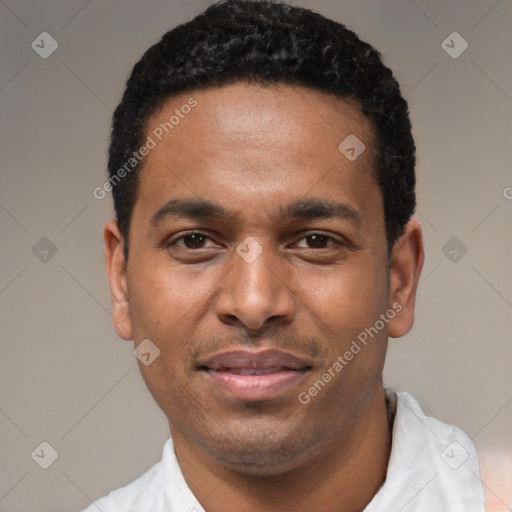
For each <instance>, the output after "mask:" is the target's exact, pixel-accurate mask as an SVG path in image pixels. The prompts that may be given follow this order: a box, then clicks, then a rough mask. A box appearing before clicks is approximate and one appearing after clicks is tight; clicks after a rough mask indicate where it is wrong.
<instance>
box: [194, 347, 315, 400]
mask: <svg viewBox="0 0 512 512" xmlns="http://www.w3.org/2000/svg"><path fill="white" fill-rule="evenodd" d="M198 370H200V371H202V372H203V373H204V374H205V376H206V377H207V378H208V379H209V380H210V381H211V382H212V383H213V384H214V385H215V387H216V388H217V389H219V390H220V391H221V392H223V393H224V394H227V395H228V396H230V397H232V398H235V399H238V400H245V401H251V400H252V401H254V400H270V399H272V398H276V397H278V396H279V395H281V394H283V393H285V392H286V391H288V390H290V389H292V388H294V387H295V386H297V384H298V383H299V382H300V381H301V380H302V379H303V378H304V375H305V374H306V373H307V372H309V371H310V370H311V365H310V364H308V362H307V361H305V360H303V359H301V358H298V357H296V356H294V355H292V354H289V353H287V352H281V351H278V350H262V351H258V352H251V351H246V350H235V351H231V352H223V353H220V354H217V355H214V356H212V357H210V358H208V359H206V360H205V361H204V362H201V363H200V365H199V367H198Z"/></svg>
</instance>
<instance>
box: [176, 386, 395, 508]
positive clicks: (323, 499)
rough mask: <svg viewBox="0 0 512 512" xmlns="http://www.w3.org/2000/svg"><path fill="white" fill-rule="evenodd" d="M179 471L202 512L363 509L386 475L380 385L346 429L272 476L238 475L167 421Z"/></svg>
mask: <svg viewBox="0 0 512 512" xmlns="http://www.w3.org/2000/svg"><path fill="white" fill-rule="evenodd" d="M171 433H172V437H173V441H174V446H175V451H176V455H177V457H178V461H179V464H180V467H181V470H182V472H183V476H184V478H185V480H186V482H187V484H188V486H189V487H190V489H191V490H192V492H193V493H194V495H195V496H196V497H197V499H198V500H199V502H200V503H201V505H202V506H203V508H204V509H205V511H206V512H235V511H236V512H239V511H240V510H243V511H244V512H274V511H275V510H277V509H279V510H283V511H288V510H290V511H291V510H325V511H334V510H335V511H337V512H338V511H339V512H361V511H363V510H364V508H365V507H366V506H367V505H368V503H370V501H371V500H372V498H373V496H374V495H375V494H376V493H377V491H378V490H379V488H380V486H381V485H382V484H383V483H384V480H385V478H386V471H387V466H388V461H389V455H390V452H391V427H390V424H389V421H388V415H387V409H386V402H385V398H384V390H383V389H382V388H380V389H379V390H378V392H377V393H376V394H375V396H374V397H373V399H372V401H371V403H370V405H369V407H368V408H367V410H366V412H365V413H364V414H363V415H362V416H361V418H359V420H358V421H357V422H356V423H355V424H354V426H353V427H352V428H351V431H350V432H349V433H347V432H343V433H340V435H339V436H337V437H336V438H333V440H332V442H331V443H330V445H329V446H328V447H327V449H324V450H322V452H321V453H319V454H318V455H317V456H315V457H314V458H313V459H312V460H310V461H309V462H308V464H305V465H303V466H302V467H300V468H297V469H296V470H294V471H291V472H288V473H286V474H283V475H279V476H276V477H272V478H265V479H262V478H257V477H254V476H247V475H243V474H238V473H236V472H234V471H232V470H230V469H227V468H225V467H223V466H221V465H220V464H219V463H218V462H217V461H216V460H213V459H212V458H211V457H210V456H209V455H206V454H205V453H204V452H203V451H202V450H201V449H200V448H198V447H197V446H195V445H192V444H190V442H189V441H188V440H187V439H186V438H185V437H183V436H182V435H181V434H180V432H179V431H177V430H175V429H173V428H172V426H171Z"/></svg>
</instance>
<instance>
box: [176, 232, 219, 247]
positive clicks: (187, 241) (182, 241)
mask: <svg viewBox="0 0 512 512" xmlns="http://www.w3.org/2000/svg"><path fill="white" fill-rule="evenodd" d="M207 240H211V239H210V238H209V237H208V236H206V235H204V234H203V233H199V232H197V231H194V232H190V233H187V234H185V235H181V236H180V237H178V238H176V239H175V240H173V241H171V242H169V244H168V247H171V246H174V245H175V246H177V247H179V248H180V249H203V248H204V247H205V244H206V242H207Z"/></svg>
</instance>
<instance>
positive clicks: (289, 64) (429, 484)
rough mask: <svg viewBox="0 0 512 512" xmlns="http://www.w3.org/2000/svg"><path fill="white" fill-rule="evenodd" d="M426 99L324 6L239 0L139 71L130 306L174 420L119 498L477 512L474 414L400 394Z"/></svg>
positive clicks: (120, 169)
mask: <svg viewBox="0 0 512 512" xmlns="http://www.w3.org/2000/svg"><path fill="white" fill-rule="evenodd" d="M414 151H415V147H414V142H413V139H412V135H411V126H410V122H409V117H408V111H407V104H406V102H405V100H404V99H403V98H402V97H401V95H400V91H399V87H398V84H397V83H396V81H395V79H394V78H393V75H392V73H391V71H390V70H389V69H388V68H386V67H385V66H384V65H383V64H382V62H381V60H380V55H379V54H378V52H376V51H375V50H374V49H373V48H372V47H371V46H369V45H368V44H366V43H364V42H362V41H360V40H359V39H358V38H357V36H356V35H355V34H354V33H353V32H351V31H349V30H347V29H346V28H345V27H344V26H342V25H340V24H338V23H335V22H334V21H331V20H328V19H325V18H324V17H322V16H320V15H318V14H315V13H313V12H311V11H308V10H305V9H300V8H296V7H291V6H287V5H284V4H273V3H269V2H266V1H261V2H260V1H254V2H245V1H242V0H228V1H226V2H222V3H219V4H215V5H213V6H211V7H209V8H208V9H207V10H206V11H205V12H204V13H203V14H201V15H200V16H198V17H196V18H195V19H194V20H192V21H191V22H189V23H186V24H184V25H181V26H179V27H177V28H175V29H174V30H172V31H170V32H168V33H167V34H165V35H164V36H163V38H162V39H161V41H160V42H159V43H157V44H156V45H154V46H153V47H152V48H150V49H149V50H148V51H147V52H146V53H145V55H144V56H143V57H142V59H141V60H140V61H139V62H138V63H137V64H136V66H135V67H134V69H133V72H132V74H131V76H130V78H129V80H128V82H127V86H126V90H125V93H124V96H123V99H122V101H121V103H120V105H119V106H118V108H117V110H116V111H115V114H114V121H113V130H112V139H111V145H110V153H109V173H110V180H109V184H110V188H111V189H112V192H113V196H114V203H115V209H116V216H117V220H116V221H110V222H108V223H107V224H106V226H105V229H104V240H105V245H106V262H107V269H108V274H109V281H110V288H111V295H112V304H113V309H112V314H113V319H114V325H115V329H116V331H117V333H118V335H119V336H120V337H121V338H123V339H126V340H132V339H133V340H134V342H135V347H136V354H137V355H138V356H139V361H140V362H139V366H140V370H141V373H142V376H143V378H144V380H145V382H146V384H147V386H148V388H149V390H150V392H151V393H152V395H153V397H154V399H155V400H156V402H157V403H158V405H159V406H160V408H161V409H162V411H163V412H164V413H165V415H166V416H167V418H168V421H169V427H170V433H171V439H170V440H169V441H168V442H167V443H166V445H165V447H164V451H163V459H162V461H161V462H160V463H158V464H157V465H155V466H154V467H153V468H151V469H149V470H148V471H147V472H146V473H145V474H144V475H143V476H142V477H140V478H139V479H138V480H136V481H135V482H133V483H131V484H129V485H127V486H126V487H124V488H122V489H119V490H117V491H114V492H113V493H111V494H110V495H109V496H108V497H105V498H102V499H100V500H98V501H97V502H96V503H95V504H92V505H91V506H90V508H88V509H87V510H88V511H92V510H97V509H100V510H102V511H103V512H111V511H119V512H121V511H122V512H128V511H133V512H135V511H136V512H143V511H148V512H149V511H151V512H157V511H162V512H163V511H173V512H185V511H189V512H193V511H207V512H231V511H243V512H262V511H263V512H265V511H296V510H306V511H312V512H313V511H314V512H317V511H320V512H324V511H325V512H335V511H343V512H356V511H363V510H364V511H365V512H377V511H383V512H384V511H385V512H395V511H396V512H398V511H403V512H407V511H414V512H423V511H425V512H426V511H428V512H445V511H446V512H448V511H450V512H456V511H457V512H478V511H482V510H484V498H483V489H482V483H481V481H480V479H479V469H478V459H477V455H476V452H475V449H474V447H473V445H472V443H471V441H470V439H469V438H468V437H467V436H466V435H465V434H464V433H463V432H462V431H461V430H460V429H458V428H457V427H454V426H450V425H445V424H443V423H441V422H439V421H437V420H435V419H433V418H429V417H427V416H425V415H424V414H423V412H422V410H421V409H420V407H419V405H418V403H417V402H416V401H415V399H414V398H413V397H412V396H411V395H409V394H407V393H405V392H401V393H395V392H394V391H392V390H385V389H384V386H383V382H382V369H383V365H384V359H385V355H386V348H387V340H388V337H389V336H391V337H400V336H403V335H404V334H406V333H407V332H408V331H409V330H410V328H411V326H412V324H413V317H414V301H415V293H416V288H417V284H418V279H419V276H420V272H421V269H422V265H423V257H424V256H423V244H422V235H421V228H420V226H419V224H418V223H417V222H416V221H414V220H411V215H412V213H413V211H414V207H415V193H414V185H415V176H414V165H415V157H414Z"/></svg>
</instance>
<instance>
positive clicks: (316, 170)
mask: <svg viewBox="0 0 512 512" xmlns="http://www.w3.org/2000/svg"><path fill="white" fill-rule="evenodd" d="M190 105H194V106H193V107H190ZM146 137H149V138H151V139H152V140H153V142H154V147H153V149H151V150H150V152H149V154H148V155H147V157H146V160H145V162H144V165H143V169H142V174H141V179H140V185H139V191H138V192H139V193H138V200H137V203H139V202H140V201H143V202H145V203H146V204H147V203H153V204H154V206H157V205H158V203H164V202H166V201H168V200H169V199H171V198H172V196H173V195H176V196H183V195H188V196H196V197H201V198H204V197H209V198H211V199H214V200H216V202H219V201H220V202H224V203H228V204H231V205H235V204H237V205H238V206H239V207H244V206H245V207H246V208H254V207H255V206H256V205H258V206H261V207H262V208H265V205H266V204H267V203H269V202H274V203H275V202H276V201H286V202H289V201H288V200H289V199H290V198H294V199H300V198H301V197H306V196H307V195H308V194H310V195H312V196H317V197H318V196H319V195H320V196H322V195H324V196H326V198H329V199H332V200H334V199H336V200H349V199H350V198H351V197H352V199H359V200H364V197H365V195H366V196H367V198H368V197H371V196H372V193H367V194H365V191H366V192H372V190H373V194H375V192H379V190H378V187H377V183H376V180H375V173H374V161H375V155H374V149H373V148H374V136H373V130H372V126H371V123H370V122H369V121H368V119H366V118H365V117H364V116H363V114H362V112H361V110H360V108H359V106H358V105H357V103H355V102H354V101H352V100H350V99H340V98H337V97H335V96H333V95H331V94H327V93H323V92H318V91H316V90H312V89H308V88H305V87H295V86H289V85H263V86H262V85H254V84H246V83H236V84H233V85H227V86H222V87H216V88H209V89H205V90H200V91H192V92H191V93H187V94H181V95H180V96H176V97H174V98H172V99H170V100H169V101H167V102H166V103H165V104H164V105H163V106H162V107H161V108H160V109H159V110H158V111H157V112H156V113H155V114H154V115H153V116H152V118H151V119H150V120H149V122H148V126H147V130H146ZM344 141H348V143H345V142H344ZM347 144H348V146H347ZM340 145H341V146H340ZM352 147H353V148H354V151H356V152H357V153H359V151H361V148H364V151H363V152H362V153H361V154H360V156H358V157H357V158H355V159H352V158H348V157H351V156H353V155H354V152H349V153H346V149H347V148H348V149H349V150H351V149H352ZM340 148H341V151H340ZM343 151H345V153H344V152H343ZM356 156H357V154H356ZM355 196H358V198H357V197H355ZM374 199H375V198H374ZM377 199H379V198H377ZM244 201H245V202H244ZM255 201H256V203H257V204H256V203H255ZM136 207H137V204H136ZM148 213H149V212H148ZM134 214H135V212H134Z"/></svg>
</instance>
